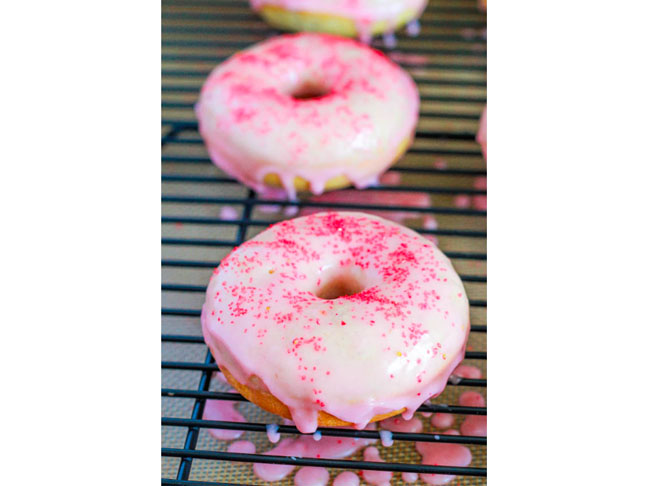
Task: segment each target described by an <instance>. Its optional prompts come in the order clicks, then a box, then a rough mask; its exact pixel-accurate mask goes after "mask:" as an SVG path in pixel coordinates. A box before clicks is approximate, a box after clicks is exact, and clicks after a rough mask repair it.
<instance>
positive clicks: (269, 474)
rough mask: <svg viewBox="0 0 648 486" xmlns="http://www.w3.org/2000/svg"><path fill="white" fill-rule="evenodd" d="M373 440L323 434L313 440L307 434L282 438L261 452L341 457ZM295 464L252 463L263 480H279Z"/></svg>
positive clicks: (274, 454)
mask: <svg viewBox="0 0 648 486" xmlns="http://www.w3.org/2000/svg"><path fill="white" fill-rule="evenodd" d="M373 442H375V440H372V439H353V438H349V437H332V436H324V437H322V439H321V440H320V441H315V440H313V438H312V437H311V436H309V435H302V436H299V437H297V438H289V439H284V440H282V441H281V442H280V443H279V445H278V446H277V447H275V448H273V449H270V450H269V451H267V452H264V453H263V454H266V455H273V456H294V457H315V458H322V459H342V458H344V457H348V456H350V455H351V454H353V453H355V452H356V451H357V450H359V449H361V448H363V447H365V446H367V445H368V444H371V443H373ZM294 468H295V466H290V465H283V464H261V463H255V464H254V473H255V474H256V475H257V476H258V477H259V478H261V479H263V480H264V481H279V480H280V479H283V478H285V477H286V476H288V474H290V473H291V472H292V470H293V469H294Z"/></svg>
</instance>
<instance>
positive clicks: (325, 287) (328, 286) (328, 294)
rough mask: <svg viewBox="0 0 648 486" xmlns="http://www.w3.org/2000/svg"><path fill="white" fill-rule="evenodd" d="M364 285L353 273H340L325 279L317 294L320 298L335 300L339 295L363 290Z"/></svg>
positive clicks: (352, 293) (342, 295)
mask: <svg viewBox="0 0 648 486" xmlns="http://www.w3.org/2000/svg"><path fill="white" fill-rule="evenodd" d="M363 290H364V285H363V283H362V282H361V281H360V279H358V278H357V276H355V275H353V274H352V273H344V274H338V275H335V276H333V277H331V278H330V279H329V280H327V281H325V282H324V283H323V284H322V285H321V286H320V288H319V289H318V290H317V292H316V294H315V295H317V296H318V297H319V298H320V299H325V300H335V299H337V298H338V297H344V296H347V295H354V294H358V293H360V292H362V291H363Z"/></svg>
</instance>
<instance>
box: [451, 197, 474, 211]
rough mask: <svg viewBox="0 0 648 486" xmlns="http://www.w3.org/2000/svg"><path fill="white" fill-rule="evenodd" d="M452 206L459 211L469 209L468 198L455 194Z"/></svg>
mask: <svg viewBox="0 0 648 486" xmlns="http://www.w3.org/2000/svg"><path fill="white" fill-rule="evenodd" d="M454 205H455V206H456V207H458V208H461V209H466V208H469V207H470V196H468V195H467V194H457V195H456V196H455V198H454Z"/></svg>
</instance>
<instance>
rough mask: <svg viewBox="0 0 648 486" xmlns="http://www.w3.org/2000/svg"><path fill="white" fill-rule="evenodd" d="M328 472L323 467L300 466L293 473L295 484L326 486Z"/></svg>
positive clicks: (297, 485)
mask: <svg viewBox="0 0 648 486" xmlns="http://www.w3.org/2000/svg"><path fill="white" fill-rule="evenodd" d="M328 480H329V472H328V471H327V470H326V469H325V468H323V467H302V468H301V469H300V470H299V471H297V474H295V486H326V485H327V484H328Z"/></svg>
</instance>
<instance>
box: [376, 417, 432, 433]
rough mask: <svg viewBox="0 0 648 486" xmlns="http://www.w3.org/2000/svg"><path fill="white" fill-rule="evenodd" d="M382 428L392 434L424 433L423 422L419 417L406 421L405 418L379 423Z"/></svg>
mask: <svg viewBox="0 0 648 486" xmlns="http://www.w3.org/2000/svg"><path fill="white" fill-rule="evenodd" d="M379 424H380V427H381V428H383V429H385V430H391V431H392V432H408V433H419V432H422V431H423V422H421V419H419V418H418V417H413V418H412V419H410V420H405V419H404V418H403V417H391V418H388V419H387V420H383V421H381V422H379Z"/></svg>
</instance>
